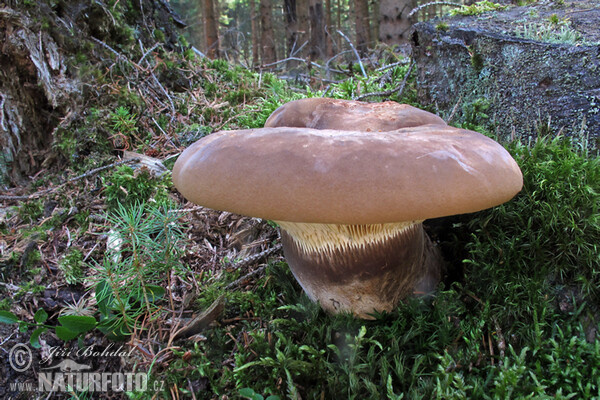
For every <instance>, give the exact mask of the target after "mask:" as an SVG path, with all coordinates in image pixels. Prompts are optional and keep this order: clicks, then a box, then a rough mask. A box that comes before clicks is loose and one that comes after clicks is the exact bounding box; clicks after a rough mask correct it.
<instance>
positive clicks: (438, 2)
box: [407, 1, 463, 18]
mask: <svg viewBox="0 0 600 400" xmlns="http://www.w3.org/2000/svg"><path fill="white" fill-rule="evenodd" d="M429 6H453V7H462V6H463V4H460V3H453V2H450V1H432V2H429V3H425V4H421V5H420V6H418V7H416V8H413V9H412V10H411V12H409V13H408V15H407V18H410V17H412V16H413V15H415V14H416V13H418V12H419V11H421V10H422V9H424V8H427V7H429Z"/></svg>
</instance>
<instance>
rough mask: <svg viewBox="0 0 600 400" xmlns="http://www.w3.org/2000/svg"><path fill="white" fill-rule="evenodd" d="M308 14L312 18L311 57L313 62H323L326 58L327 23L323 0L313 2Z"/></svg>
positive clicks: (312, 0) (313, 0)
mask: <svg viewBox="0 0 600 400" xmlns="http://www.w3.org/2000/svg"><path fill="white" fill-rule="evenodd" d="M308 13H309V17H310V43H309V45H310V49H309V57H310V59H311V60H322V59H323V58H324V57H325V21H324V18H323V2H322V0H311V1H310V4H309V9H308Z"/></svg>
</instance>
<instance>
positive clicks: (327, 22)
mask: <svg viewBox="0 0 600 400" xmlns="http://www.w3.org/2000/svg"><path fill="white" fill-rule="evenodd" d="M325 27H326V29H325V40H326V43H325V48H326V54H327V57H328V58H329V57H332V56H333V42H332V38H331V35H333V34H334V33H335V28H334V26H333V25H332V22H331V0H325Z"/></svg>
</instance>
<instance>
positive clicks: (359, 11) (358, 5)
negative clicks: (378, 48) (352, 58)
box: [354, 0, 371, 55]
mask: <svg viewBox="0 0 600 400" xmlns="http://www.w3.org/2000/svg"><path fill="white" fill-rule="evenodd" d="M354 9H355V16H356V19H355V27H356V50H358V52H359V53H360V54H362V55H364V54H365V53H366V52H367V49H368V46H369V43H370V42H371V38H370V29H369V0H355V7H354Z"/></svg>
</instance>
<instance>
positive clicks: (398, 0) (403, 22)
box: [379, 0, 417, 45]
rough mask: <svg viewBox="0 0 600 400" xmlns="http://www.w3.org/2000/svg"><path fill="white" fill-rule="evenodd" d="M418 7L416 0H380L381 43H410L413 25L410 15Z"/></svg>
mask: <svg viewBox="0 0 600 400" xmlns="http://www.w3.org/2000/svg"><path fill="white" fill-rule="evenodd" d="M416 5H417V4H416V1H415V0H380V3H379V41H380V42H382V43H386V44H389V45H394V44H401V43H408V31H409V30H410V27H411V26H412V23H413V22H412V21H411V20H410V19H409V18H408V14H409V13H410V12H411V11H412V9H413V8H415V7H416Z"/></svg>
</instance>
